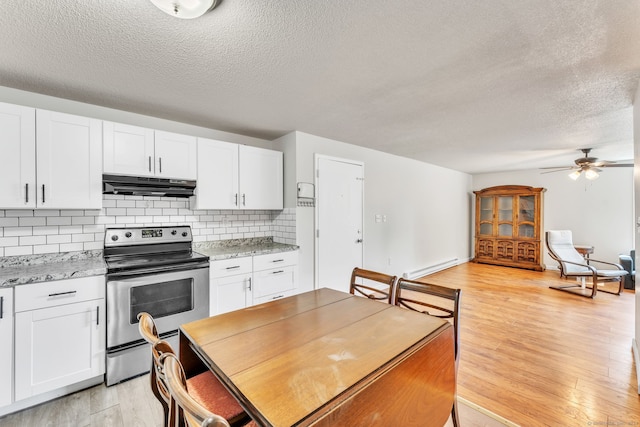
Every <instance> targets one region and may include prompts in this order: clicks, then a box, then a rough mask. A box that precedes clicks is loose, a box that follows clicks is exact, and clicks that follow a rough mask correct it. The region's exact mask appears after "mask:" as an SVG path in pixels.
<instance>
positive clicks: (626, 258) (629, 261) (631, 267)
mask: <svg viewBox="0 0 640 427" xmlns="http://www.w3.org/2000/svg"><path fill="white" fill-rule="evenodd" d="M620 265H621V266H622V268H624V269H625V270H626V271H627V273H629V274H628V275H626V276H624V288H625V289H635V288H636V251H635V249H634V250H632V251H631V253H630V254H629V255H624V254H623V255H620Z"/></svg>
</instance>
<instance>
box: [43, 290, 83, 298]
mask: <svg viewBox="0 0 640 427" xmlns="http://www.w3.org/2000/svg"><path fill="white" fill-rule="evenodd" d="M76 292H78V291H67V292H56V293H55V294H49V296H50V297H59V296H61V295H73V294H75V293H76Z"/></svg>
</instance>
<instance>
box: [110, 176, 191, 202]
mask: <svg viewBox="0 0 640 427" xmlns="http://www.w3.org/2000/svg"><path fill="white" fill-rule="evenodd" d="M195 188H196V182H195V181H189V180H184V179H169V178H148V177H140V176H125V175H106V174H105V175H102V193H103V194H131V195H135V196H172V197H190V196H193V191H194V190H195Z"/></svg>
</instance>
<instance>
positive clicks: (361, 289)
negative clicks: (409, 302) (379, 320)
mask: <svg viewBox="0 0 640 427" xmlns="http://www.w3.org/2000/svg"><path fill="white" fill-rule="evenodd" d="M396 278H397V277H396V276H389V275H388V274H384V273H378V272H377V271H371V270H364V269H362V268H358V267H356V268H354V269H353V272H352V273H351V285H350V286H349V293H351V294H352V295H356V294H359V295H362V296H365V297H367V298H369V299H373V300H378V301H386V302H388V303H390V304H391V303H392V302H393V301H392V297H393V285H394V283H395V282H396ZM372 282H376V283H377V284H378V285H376V284H374V283H372ZM380 285H382V286H380Z"/></svg>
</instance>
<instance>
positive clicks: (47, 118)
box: [35, 110, 102, 209]
mask: <svg viewBox="0 0 640 427" xmlns="http://www.w3.org/2000/svg"><path fill="white" fill-rule="evenodd" d="M36 141H37V143H36V157H37V163H36V164H37V172H36V177H37V179H36V181H37V187H36V189H35V190H36V191H35V194H36V195H37V198H36V206H38V207H40V208H46V209H100V208H101V207H102V121H100V120H97V119H90V118H87V117H80V116H74V115H70V114H63V113H56V112H53V111H47V110H36Z"/></svg>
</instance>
